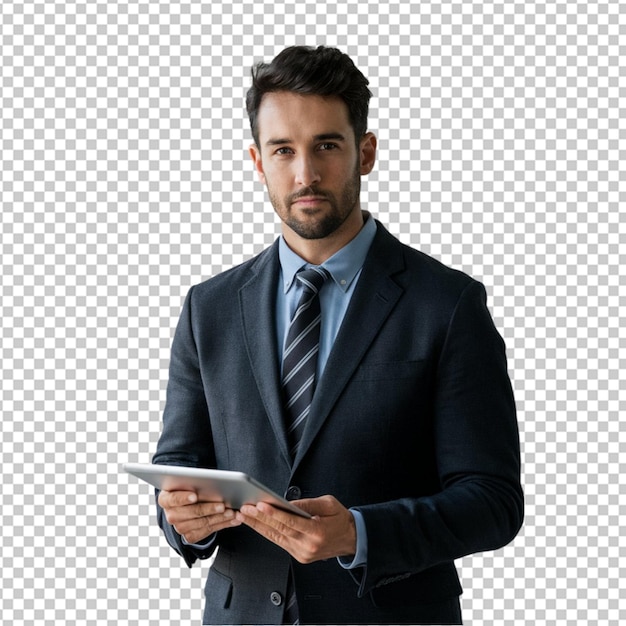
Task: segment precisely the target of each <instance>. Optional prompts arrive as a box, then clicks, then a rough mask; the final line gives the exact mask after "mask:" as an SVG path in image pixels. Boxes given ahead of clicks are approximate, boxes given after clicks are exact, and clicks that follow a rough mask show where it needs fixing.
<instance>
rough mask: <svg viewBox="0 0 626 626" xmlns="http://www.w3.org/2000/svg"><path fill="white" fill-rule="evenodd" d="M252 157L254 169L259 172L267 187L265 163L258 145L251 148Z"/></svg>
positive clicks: (260, 178)
mask: <svg viewBox="0 0 626 626" xmlns="http://www.w3.org/2000/svg"><path fill="white" fill-rule="evenodd" d="M249 152H250V157H251V158H252V162H253V163H254V169H255V170H256V172H257V175H258V177H259V180H260V181H261V182H262V183H263V184H264V185H265V172H264V171H263V161H262V159H261V151H260V150H259V148H258V147H257V145H256V144H254V143H253V144H252V145H251V146H250V148H249Z"/></svg>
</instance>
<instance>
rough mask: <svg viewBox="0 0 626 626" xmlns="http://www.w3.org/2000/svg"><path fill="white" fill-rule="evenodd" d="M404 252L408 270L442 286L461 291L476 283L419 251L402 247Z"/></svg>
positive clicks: (462, 273)
mask: <svg viewBox="0 0 626 626" xmlns="http://www.w3.org/2000/svg"><path fill="white" fill-rule="evenodd" d="M404 250H405V259H406V262H407V266H408V267H409V269H412V270H413V271H414V272H419V273H420V274H421V275H422V276H423V277H424V278H430V279H431V280H433V281H436V282H438V283H439V284H440V285H442V286H447V287H448V288H450V289H453V290H454V289H460V290H463V289H465V287H467V286H468V285H469V284H470V283H475V282H477V281H476V279H474V278H472V277H471V276H469V275H468V274H466V273H465V272H463V271H461V270H458V269H455V268H453V267H449V266H448V265H445V264H444V263H442V262H441V261H439V260H438V259H436V258H434V257H432V256H430V255H428V254H426V253H425V252H422V251H421V250H416V249H415V248H411V247H409V246H406V245H404Z"/></svg>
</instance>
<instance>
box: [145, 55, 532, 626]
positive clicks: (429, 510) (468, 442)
mask: <svg viewBox="0 0 626 626" xmlns="http://www.w3.org/2000/svg"><path fill="white" fill-rule="evenodd" d="M367 85H368V81H367V80H366V79H365V78H364V77H363V75H362V74H361V72H360V71H359V70H357V69H356V68H355V66H354V65H353V63H352V61H351V60H350V59H349V58H348V57H347V56H346V55H344V54H342V53H341V52H339V51H338V50H334V49H328V48H318V49H311V48H305V47H296V48H288V49H286V50H284V51H283V52H282V53H281V54H279V55H278V56H277V57H276V58H275V59H274V60H273V61H272V63H271V64H269V65H266V64H260V65H259V66H257V68H256V70H255V71H253V85H252V88H251V89H250V91H249V93H248V97H247V107H248V113H249V117H250V123H251V127H252V134H253V137H254V145H253V146H252V147H251V148H250V154H251V157H252V161H253V163H254V167H255V169H256V172H257V173H258V176H259V178H260V180H261V182H262V183H264V184H265V185H266V186H267V189H268V193H269V197H270V200H271V202H272V205H273V206H274V209H275V211H276V213H277V214H278V216H279V218H280V220H281V226H282V236H281V237H280V238H279V239H278V240H277V241H276V243H275V244H274V245H273V246H272V247H270V248H269V249H267V250H265V251H264V252H262V253H261V254H260V255H258V256H257V257H255V258H253V259H251V260H250V261H248V262H246V263H244V264H243V265H241V266H239V267H236V268H234V269H231V270H229V271H226V272H224V273H222V274H220V275H218V276H216V277H214V278H212V279H210V280H208V281H206V282H204V283H203V284H201V285H199V286H196V287H194V288H192V289H191V291H190V293H189V295H188V297H187V299H186V301H185V304H184V308H183V311H182V314H181V318H180V321H179V325H178V328H177V331H176V335H175V339H174V342H173V346H172V357H171V365H170V380H169V385H168V394H167V403H166V407H165V411H164V416H163V422H164V425H163V432H162V435H161V438H160V441H159V445H158V449H157V452H156V454H155V456H154V459H153V462H154V463H162V464H175V465H186V466H197V467H207V468H220V469H227V470H238V471H243V472H246V473H248V474H250V475H251V476H253V477H255V478H256V479H258V480H259V481H261V482H262V483H264V484H265V485H267V486H268V487H270V488H271V489H272V490H274V491H276V492H278V493H282V494H285V496H286V497H287V498H288V499H291V500H295V504H297V505H298V506H299V507H301V508H302V509H304V510H305V511H307V512H308V513H310V514H311V515H312V516H313V517H312V518H311V519H305V518H302V517H300V516H297V515H293V514H291V513H288V512H285V511H283V510H279V509H277V508H274V507H272V506H270V505H268V504H263V503H261V504H258V505H256V506H251V505H246V506H243V507H242V508H241V510H240V511H232V510H229V509H228V508H225V506H224V504H223V503H221V502H199V501H198V499H197V496H196V495H195V494H193V493H188V492H161V493H160V494H159V496H158V519H159V523H160V525H161V527H162V529H163V531H164V533H165V535H166V537H167V540H168V541H169V543H170V544H171V545H172V547H173V548H174V549H175V550H176V551H177V552H179V553H180V554H181V555H182V556H183V557H184V559H185V561H186V562H187V564H188V565H191V564H192V563H193V562H194V561H195V560H196V559H197V558H208V557H209V556H211V555H213V554H214V552H215V550H216V549H218V548H219V549H218V551H217V556H216V559H215V562H214V564H213V565H212V567H211V569H210V571H209V575H208V580H207V583H206V589H205V595H206V604H205V612H204V623H210V624H251V623H259V624H280V623H294V621H296V620H298V619H299V620H300V623H315V624H324V623H333V624H340V623H351V624H385V623H393V624H402V623H411V624H417V623H429V624H432V623H460V622H461V613H460V604H459V595H460V593H461V587H460V584H459V580H458V576H457V573H456V570H455V567H454V563H453V561H454V559H457V558H459V557H462V556H464V555H467V554H470V553H474V552H478V551H483V550H490V549H495V548H498V547H500V546H503V545H505V544H506V543H508V542H509V541H511V539H512V538H513V537H514V536H515V535H516V533H517V532H518V530H519V528H520V525H521V522H522V516H523V496H522V490H521V487H520V482H519V474H520V458H519V439H518V431H517V423H516V417H515V405H514V400H513V395H512V390H511V385H510V381H509V378H508V375H507V368H506V358H505V350H504V345H503V342H502V340H501V338H500V336H499V335H498V333H497V331H496V330H495V328H494V325H493V322H492V320H491V317H490V315H489V313H488V310H487V308H486V304H485V301H486V295H485V290H484V288H483V287H482V285H481V284H480V283H478V282H476V281H474V280H472V279H471V278H469V277H468V276H466V275H464V274H462V273H460V272H457V271H454V270H451V269H448V268H446V267H444V266H443V265H441V264H440V263H438V262H437V261H435V260H434V259H431V258H429V257H427V256H425V255H424V254H422V253H419V252H417V251H415V250H412V249H410V248H408V247H406V246H404V245H402V244H401V243H399V242H398V241H397V240H396V239H395V238H394V237H392V236H391V235H390V234H389V233H388V232H387V231H386V230H385V229H384V228H383V226H382V225H381V224H379V223H378V222H376V221H375V220H374V218H373V217H372V216H371V215H369V214H368V213H367V212H364V211H363V210H362V209H361V206H360V199H359V196H360V178H361V176H363V175H366V174H368V173H369V172H370V171H371V170H372V168H373V166H374V161H375V153H376V138H375V137H374V135H373V134H372V133H369V132H366V131H367V110H368V103H369V97H370V95H371V94H370V92H369V89H368V87H367ZM303 269H304V270H309V271H308V272H304V273H301V270H303ZM311 270H312V271H311ZM303 277H306V278H304V279H303ZM301 298H303V299H301ZM316 307H318V308H316ZM306 315H310V320H309V319H308V318H307V320H306V322H305V324H306V326H305V328H306V330H302V329H298V330H293V331H292V327H295V326H297V325H298V324H299V323H300V322H301V321H302V320H301V319H300V320H299V319H298V318H299V317H301V316H302V317H304V316H306ZM320 316H321V317H320ZM292 317H293V318H294V320H293V321H292ZM296 335H297V336H298V339H294V337H295V336H296ZM303 337H304V339H302V338H303ZM300 339H302V341H300ZM310 339H311V343H310V344H307V345H306V346H303V344H305V343H306V341H309V340H310ZM303 347H304V350H302V352H301V353H300V352H299V350H300V349H301V348H303ZM294 354H298V356H297V357H296V358H295V362H292V361H294V356H293V355H294ZM299 376H300V379H298V377H299ZM294 380H297V381H298V382H297V383H295V387H294V384H293V381H294ZM313 390H314V392H313Z"/></svg>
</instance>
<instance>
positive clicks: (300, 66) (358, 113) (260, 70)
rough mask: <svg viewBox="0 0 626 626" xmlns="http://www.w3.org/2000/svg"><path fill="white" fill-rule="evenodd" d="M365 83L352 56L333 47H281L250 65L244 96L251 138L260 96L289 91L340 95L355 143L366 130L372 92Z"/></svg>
mask: <svg viewBox="0 0 626 626" xmlns="http://www.w3.org/2000/svg"><path fill="white" fill-rule="evenodd" d="M368 84H369V81H368V80H367V78H365V76H363V74H362V73H361V72H360V71H359V70H358V69H357V68H356V66H355V65H354V63H353V62H352V59H351V58H350V57H349V56H348V55H347V54H344V53H343V52H341V51H340V50H337V49H336V48H327V47H325V46H319V47H318V48H311V47H308V46H293V47H290V48H285V50H283V51H282V52H281V53H280V54H278V55H277V56H276V57H275V58H274V60H273V61H272V62H271V63H259V64H257V65H256V66H255V67H253V68H252V87H251V88H250V90H249V91H248V94H247V96H246V108H247V110H248V117H249V118H250V128H251V130H252V136H253V138H254V142H255V143H256V144H257V145H258V144H259V128H258V123H257V116H258V112H259V107H260V106H261V101H262V100H263V96H264V95H265V94H267V93H272V92H276V91H289V92H293V93H299V94H302V95H317V96H335V97H338V98H341V99H342V100H343V101H344V102H345V103H346V106H347V107H348V115H349V118H350V124H351V125H352V128H353V130H354V136H355V139H356V142H357V145H358V143H359V142H360V141H361V138H362V137H363V135H365V133H366V132H367V113H368V110H369V101H370V97H371V96H372V93H371V92H370V90H369V89H368V87H367V86H368Z"/></svg>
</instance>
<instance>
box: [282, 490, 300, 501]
mask: <svg viewBox="0 0 626 626" xmlns="http://www.w3.org/2000/svg"><path fill="white" fill-rule="evenodd" d="M301 496H302V491H301V490H300V487H289V489H287V493H285V500H299V499H300V497H301Z"/></svg>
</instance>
